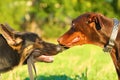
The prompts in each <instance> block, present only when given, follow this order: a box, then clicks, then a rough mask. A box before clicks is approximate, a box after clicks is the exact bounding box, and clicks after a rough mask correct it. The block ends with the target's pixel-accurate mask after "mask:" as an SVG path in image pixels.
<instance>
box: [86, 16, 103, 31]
mask: <svg viewBox="0 0 120 80" xmlns="http://www.w3.org/2000/svg"><path fill="white" fill-rule="evenodd" d="M101 17H102V16H101V15H100V14H90V15H89V17H88V23H92V22H94V23H95V27H96V29H97V30H100V29H101V28H102V26H103V23H102V20H101Z"/></svg>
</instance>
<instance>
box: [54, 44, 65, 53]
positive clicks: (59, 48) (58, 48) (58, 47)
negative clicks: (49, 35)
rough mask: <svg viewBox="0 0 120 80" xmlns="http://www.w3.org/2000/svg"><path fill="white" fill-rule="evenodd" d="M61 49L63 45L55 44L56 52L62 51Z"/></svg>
mask: <svg viewBox="0 0 120 80" xmlns="http://www.w3.org/2000/svg"><path fill="white" fill-rule="evenodd" d="M63 50H64V47H62V46H61V45H57V47H56V51H57V52H62V51H63Z"/></svg>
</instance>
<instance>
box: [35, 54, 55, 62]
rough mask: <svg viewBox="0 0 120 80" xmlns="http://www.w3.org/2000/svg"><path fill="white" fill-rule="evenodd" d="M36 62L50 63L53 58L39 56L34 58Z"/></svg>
mask: <svg viewBox="0 0 120 80" xmlns="http://www.w3.org/2000/svg"><path fill="white" fill-rule="evenodd" d="M35 59H36V60H37V61H40V62H46V63H51V62H53V61H54V57H53V56H46V55H40V56H38V57H36V58H35Z"/></svg>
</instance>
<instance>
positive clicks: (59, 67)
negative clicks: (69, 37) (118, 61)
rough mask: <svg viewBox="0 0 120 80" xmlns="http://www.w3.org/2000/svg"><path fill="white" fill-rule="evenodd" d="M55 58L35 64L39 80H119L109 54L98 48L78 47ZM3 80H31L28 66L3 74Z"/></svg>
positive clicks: (90, 46) (89, 46)
mask: <svg viewBox="0 0 120 80" xmlns="http://www.w3.org/2000/svg"><path fill="white" fill-rule="evenodd" d="M54 58H55V61H54V62H53V63H40V62H37V63H36V64H35V65H36V68H37V74H38V76H37V78H38V80H117V75H116V71H115V68H114V65H113V62H112V59H111V57H110V55H109V53H104V52H102V49H101V48H99V47H97V46H93V45H84V46H76V47H73V48H71V49H68V50H66V51H64V52H62V53H60V54H58V55H56V56H54ZM2 80H29V76H28V71H27V66H26V65H25V66H20V67H17V68H15V69H14V70H13V71H10V72H8V73H4V74H2Z"/></svg>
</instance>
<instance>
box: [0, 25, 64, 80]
mask: <svg viewBox="0 0 120 80" xmlns="http://www.w3.org/2000/svg"><path fill="white" fill-rule="evenodd" d="M0 33H1V34H0V73H3V72H6V71H9V70H11V69H13V68H14V67H15V66H17V65H19V64H26V63H27V60H28V64H29V62H31V63H32V62H36V61H42V62H52V61H53V57H52V55H56V54H57V53H59V52H61V51H62V47H60V46H59V45H55V44H52V43H48V42H45V41H43V40H42V39H41V38H40V37H39V36H38V35H37V34H35V33H31V32H17V31H15V30H13V29H12V28H10V27H9V26H8V25H4V24H0ZM31 60H32V61H31ZM29 65H30V64H29ZM33 66H34V65H33ZM28 68H30V67H28ZM30 73H31V72H30ZM31 80H33V78H32V79H31Z"/></svg>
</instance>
